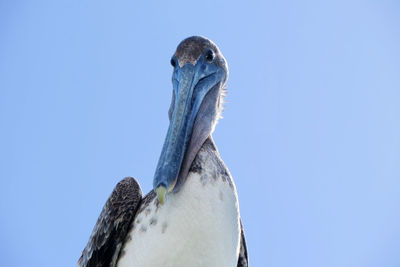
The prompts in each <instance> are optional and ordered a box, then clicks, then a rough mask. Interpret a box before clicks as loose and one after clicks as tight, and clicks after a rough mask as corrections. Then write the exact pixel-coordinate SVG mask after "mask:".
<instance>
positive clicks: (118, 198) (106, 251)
mask: <svg viewBox="0 0 400 267" xmlns="http://www.w3.org/2000/svg"><path fill="white" fill-rule="evenodd" d="M141 199H142V190H141V188H140V186H139V184H138V182H137V181H136V180H135V179H134V178H132V177H127V178H125V179H123V180H122V181H120V182H119V183H118V184H117V185H116V186H115V188H114V190H113V192H112V193H111V196H110V197H109V198H108V200H107V202H106V204H105V205H104V207H103V210H102V211H101V214H100V217H99V219H98V220H97V223H96V225H95V227H94V229H93V232H92V234H91V236H90V238H89V242H88V243H87V245H86V247H85V249H84V250H83V252H82V256H81V257H80V259H79V261H78V266H79V267H105V266H109V267H114V266H115V265H116V262H117V259H118V256H119V253H120V250H121V247H122V245H123V243H124V241H125V237H126V235H127V234H128V230H129V228H130V224H131V222H132V220H133V218H134V217H135V214H136V211H137V209H138V207H139V205H140V201H141Z"/></svg>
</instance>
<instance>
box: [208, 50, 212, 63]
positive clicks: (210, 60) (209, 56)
mask: <svg viewBox="0 0 400 267" xmlns="http://www.w3.org/2000/svg"><path fill="white" fill-rule="evenodd" d="M206 60H207V61H208V62H210V63H211V62H212V61H213V60H214V52H213V51H212V50H208V51H207V54H206Z"/></svg>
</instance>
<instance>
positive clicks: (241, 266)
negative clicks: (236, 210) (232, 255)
mask: <svg viewBox="0 0 400 267" xmlns="http://www.w3.org/2000/svg"><path fill="white" fill-rule="evenodd" d="M240 233H241V234H240V251H239V259H238V264H237V267H248V266H249V257H248V255H247V245H246V238H245V237H244V230H243V225H242V220H240Z"/></svg>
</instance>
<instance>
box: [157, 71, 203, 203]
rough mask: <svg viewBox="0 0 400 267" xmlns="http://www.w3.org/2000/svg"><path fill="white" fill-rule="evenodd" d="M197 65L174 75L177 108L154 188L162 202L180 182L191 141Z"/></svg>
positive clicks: (160, 160) (162, 153)
mask: <svg viewBox="0 0 400 267" xmlns="http://www.w3.org/2000/svg"><path fill="white" fill-rule="evenodd" d="M196 76H197V71H196V66H193V65H192V64H185V65H184V66H182V67H181V68H179V67H178V68H177V69H176V70H175V73H174V78H173V87H174V92H175V99H174V109H173V112H172V116H171V120H170V125H169V128H168V132H167V136H166V138H165V142H164V146H163V148H162V152H161V155H160V159H159V161H158V165H157V168H156V173H155V176H154V181H153V187H154V189H155V190H156V192H157V195H158V198H159V201H160V203H163V202H164V198H165V194H166V193H167V192H171V191H172V190H173V189H174V187H175V184H176V182H177V178H178V175H179V171H180V168H181V165H182V161H183V158H184V155H185V151H186V148H187V146H188V143H189V141H190V135H191V133H192V128H193V124H194V119H195V117H196V113H197V110H198V108H197V110H193V101H192V99H193V91H194V88H195V85H196V82H197V80H198V78H197V77H196Z"/></svg>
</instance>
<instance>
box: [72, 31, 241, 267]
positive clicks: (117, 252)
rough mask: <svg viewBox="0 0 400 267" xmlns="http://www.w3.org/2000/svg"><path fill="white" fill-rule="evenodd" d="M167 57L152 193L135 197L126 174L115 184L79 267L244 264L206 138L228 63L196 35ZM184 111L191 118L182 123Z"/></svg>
mask: <svg viewBox="0 0 400 267" xmlns="http://www.w3.org/2000/svg"><path fill="white" fill-rule="evenodd" d="M171 62H172V65H173V66H174V73H173V77H174V78H173V85H174V91H173V92H174V93H173V99H172V102H171V107H170V110H169V117H170V121H171V123H170V127H172V128H169V130H168V134H167V137H166V143H165V144H164V147H163V151H162V153H161V155H162V156H160V160H159V164H158V166H157V168H156V174H155V178H154V182H153V186H154V190H157V194H156V193H155V191H154V190H151V191H150V192H149V193H148V194H147V195H146V196H145V197H144V198H142V192H141V189H140V187H139V184H138V183H137V182H136V180H134V179H133V178H125V179H124V180H122V181H121V182H120V183H118V185H117V186H116V187H115V189H114V191H113V193H112V194H111V196H110V198H109V199H108V200H107V202H106V204H105V206H104V208H103V210H102V212H101V214H100V217H99V219H98V221H97V223H96V225H95V227H94V229H93V233H92V235H91V236H90V239H89V242H88V244H87V246H86V247H85V249H84V250H83V252H82V256H81V258H80V259H79V262H78V265H79V266H80V267H86V266H93V267H100V266H111V267H135V266H141V267H153V266H154V267H158V266H159V267H161V266H162V267H188V266H189V267H248V266H249V264H248V255H247V247H246V241H245V237H244V231H243V226H242V222H241V218H240V212H239V202H238V197H237V192H236V188H235V184H234V182H233V179H232V177H231V175H230V173H229V171H228V169H227V167H226V166H225V164H224V163H223V161H222V159H221V158H220V156H219V153H218V150H217V148H216V146H215V144H214V142H213V139H212V132H213V131H214V127H215V125H216V123H217V121H218V119H219V117H220V113H221V110H222V104H221V103H222V101H223V97H224V92H225V91H224V88H225V82H226V79H227V76H228V68H227V63H226V61H225V59H224V57H223V55H222V54H221V53H220V51H219V49H218V47H217V46H216V45H215V44H214V43H213V42H212V41H210V40H209V39H207V38H204V37H197V36H194V37H190V38H187V39H185V40H184V41H182V42H181V43H180V44H179V46H178V48H177V50H176V52H175V54H174V56H173V58H172V60H171ZM199 62H200V63H199ZM178 65H179V66H180V67H181V68H182V69H180V67H178ZM174 79H175V80H174ZM179 84H181V85H182V86H180V85H179ZM187 90H191V91H190V92H192V91H194V93H193V96H192V95H191V93H190V94H189V91H187ZM175 94H176V95H175ZM196 94H197V95H196ZM177 96H179V97H177ZM177 99H178V100H179V101H177V102H176V103H175V100H177ZM183 105H187V108H186V106H185V107H184V106H183ZM191 109H193V110H194V111H195V112H196V113H194V115H195V116H194V115H193V113H191V112H192V111H193V110H191ZM188 114H192V116H190V119H188V120H185V119H187V118H189V116H187V115H188ZM176 122H180V123H178V124H177V123H176ZM171 125H172V126H171ZM177 125H178V126H184V127H187V128H180V127H178V126H177ZM171 129H172V130H171ZM177 138H179V139H177ZM176 140H178V141H176ZM166 144H167V145H166ZM171 151H172V152H171ZM166 155H167V156H166ZM179 160H180V163H179V165H176V164H177V162H179ZM167 188H168V189H169V191H168V194H165V192H166V189H167ZM159 189H160V191H159ZM160 192H161V193H160ZM162 192H164V193H162ZM160 202H161V203H163V204H160Z"/></svg>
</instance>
